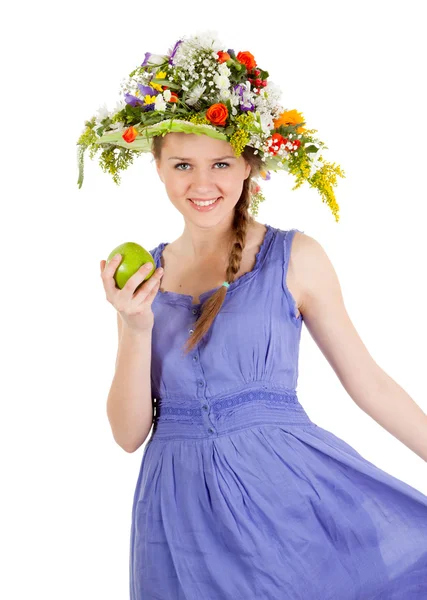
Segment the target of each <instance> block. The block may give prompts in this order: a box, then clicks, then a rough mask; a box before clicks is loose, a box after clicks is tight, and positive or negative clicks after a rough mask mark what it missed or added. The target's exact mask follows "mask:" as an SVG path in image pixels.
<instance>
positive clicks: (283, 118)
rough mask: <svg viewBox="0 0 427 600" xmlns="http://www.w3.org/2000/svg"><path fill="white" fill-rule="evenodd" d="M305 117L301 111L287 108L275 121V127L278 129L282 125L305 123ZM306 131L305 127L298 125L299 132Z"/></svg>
mask: <svg viewBox="0 0 427 600" xmlns="http://www.w3.org/2000/svg"><path fill="white" fill-rule="evenodd" d="M303 122H304V117H303V116H302V114H301V113H299V112H298V111H296V110H295V109H293V110H285V111H284V112H282V114H281V115H280V116H279V118H278V119H276V120H275V121H274V127H275V128H276V129H277V128H278V127H280V125H296V124H297V123H303ZM304 131H305V127H298V128H297V133H303V132H304Z"/></svg>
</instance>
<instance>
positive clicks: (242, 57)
mask: <svg viewBox="0 0 427 600" xmlns="http://www.w3.org/2000/svg"><path fill="white" fill-rule="evenodd" d="M236 59H237V60H238V61H239V63H242V65H245V67H246V68H247V70H248V71H252V69H253V68H254V67H256V66H257V64H256V61H255V58H254V55H253V54H251V53H250V52H239V54H238V55H237V56H236Z"/></svg>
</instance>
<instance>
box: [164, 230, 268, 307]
mask: <svg viewBox="0 0 427 600" xmlns="http://www.w3.org/2000/svg"><path fill="white" fill-rule="evenodd" d="M264 226H265V227H266V231H265V234H264V238H263V240H262V242H261V245H260V247H259V250H258V252H257V253H256V255H255V264H254V266H253V268H252V269H251V270H250V271H247V272H246V273H243V275H240V277H238V278H237V279H235V280H234V281H233V282H232V283H230V285H229V287H228V288H227V296H228V295H229V294H230V293H233V292H234V290H235V289H236V288H238V287H239V286H240V285H242V284H243V283H244V282H245V281H248V280H249V279H252V277H254V276H255V275H256V273H257V272H258V270H259V268H260V266H261V265H262V263H263V262H264V258H265V256H266V254H267V250H268V248H269V246H270V242H271V240H272V239H273V237H274V235H275V233H276V232H277V229H276V228H274V227H272V226H271V225H268V223H264ZM168 244H169V242H161V243H160V244H159V245H158V246H157V251H156V256H155V257H154V258H155V262H156V266H157V267H159V266H161V257H162V254H163V250H164V248H165V246H167V245H168ZM219 287H220V286H216V287H214V288H212V289H210V290H207V291H206V292H202V293H201V294H199V300H200V302H198V303H197V304H196V303H193V296H192V295H191V294H180V293H179V292H168V291H167V290H166V291H163V292H162V291H161V290H160V288H159V290H158V293H157V295H156V298H159V299H163V300H165V301H171V302H181V303H183V304H185V305H190V306H192V307H200V306H201V305H202V304H203V301H204V300H205V298H207V297H208V296H210V295H211V294H213V293H214V292H216V291H217V290H218V289H219Z"/></svg>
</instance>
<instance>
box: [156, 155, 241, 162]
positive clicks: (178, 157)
mask: <svg viewBox="0 0 427 600" xmlns="http://www.w3.org/2000/svg"><path fill="white" fill-rule="evenodd" d="M225 158H232V159H234V160H236V157H235V156H220V157H219V158H212V159H211V160H212V161H217V160H224V159H225ZM168 160H185V161H191V158H182V157H181V156H171V157H170V158H168Z"/></svg>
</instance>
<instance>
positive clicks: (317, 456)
mask: <svg viewBox="0 0 427 600" xmlns="http://www.w3.org/2000/svg"><path fill="white" fill-rule="evenodd" d="M266 228H267V229H266V233H265V237H264V239H263V241H262V244H261V246H260V249H259V252H258V254H257V256H256V262H255V266H254V268H253V269H252V271H250V272H248V273H245V274H244V275H242V276H241V277H239V278H238V279H237V280H236V281H234V282H233V283H231V284H230V287H229V288H228V290H227V295H226V297H225V301H224V304H223V305H222V307H221V310H220V312H219V314H218V315H217V317H216V318H215V320H214V322H213V325H212V326H211V328H210V330H209V332H208V333H207V335H206V336H205V338H204V339H203V340H202V342H200V343H199V345H198V347H196V348H195V349H194V350H193V351H191V352H190V353H189V354H187V355H185V354H184V352H183V346H184V343H185V341H186V340H187V338H188V336H190V335H191V334H192V332H193V331H194V327H195V324H196V321H197V318H198V316H199V314H200V309H201V306H202V304H203V302H204V301H205V300H206V299H207V298H208V297H209V296H210V295H211V294H213V293H214V292H215V291H216V290H217V289H218V288H214V289H212V290H209V291H207V292H205V293H203V294H201V296H200V303H199V304H193V303H192V302H193V298H192V297H191V296H189V295H186V294H179V293H175V292H161V291H160V290H159V292H158V294H157V295H156V297H155V299H154V301H153V304H152V310H153V312H154V315H155V321H154V326H153V330H152V366H151V387H152V397H153V405H154V406H155V411H154V419H153V420H154V425H153V429H152V434H151V437H150V438H149V440H148V441H147V444H146V445H145V448H144V452H143V456H142V462H141V467H140V472H139V477H138V480H137V484H136V489H135V494H134V500H133V507H132V525H131V536H130V599H131V600H252V599H260V600H261V599H262V600H288V599H289V600H380V599H381V600H426V599H427V496H425V495H424V494H422V493H421V492H420V491H418V490H417V489H415V488H413V487H411V486H410V485H408V484H406V483H404V482H403V481H401V480H399V479H397V478H396V477H394V476H392V475H391V474H389V473H387V472H385V471H383V470H381V469H380V468H378V467H377V466H375V465H374V464H373V463H371V462H369V461H368V460H366V459H365V458H364V457H363V456H362V455H361V454H359V453H358V452H357V451H356V450H355V449H354V448H353V447H351V446H350V445H349V444H347V443H346V442H345V441H343V440H342V439H341V438H339V437H337V436H336V435H334V434H333V433H332V432H329V431H327V430H325V429H323V428H322V427H320V426H318V425H316V424H315V423H313V422H312V421H311V420H310V418H309V416H308V415H307V413H306V411H305V410H304V408H303V407H302V405H301V404H300V402H299V399H298V396H297V390H296V387H297V380H298V355H299V344H300V336H301V328H302V322H303V316H302V315H299V316H298V317H297V316H296V314H297V309H296V303H295V300H294V298H293V296H292V295H291V293H290V291H289V289H288V287H287V285H286V273H287V268H288V262H289V255H290V251H291V245H292V240H293V237H294V234H295V232H296V231H299V230H297V229H291V230H286V231H285V230H281V229H278V228H275V227H272V226H270V225H267V224H266ZM165 246H166V243H164V242H162V243H161V244H159V246H157V247H156V248H154V249H153V250H151V251H150V252H151V254H152V256H153V258H154V259H155V262H156V265H157V267H159V266H160V257H161V253H162V251H163V249H164V247H165Z"/></svg>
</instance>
